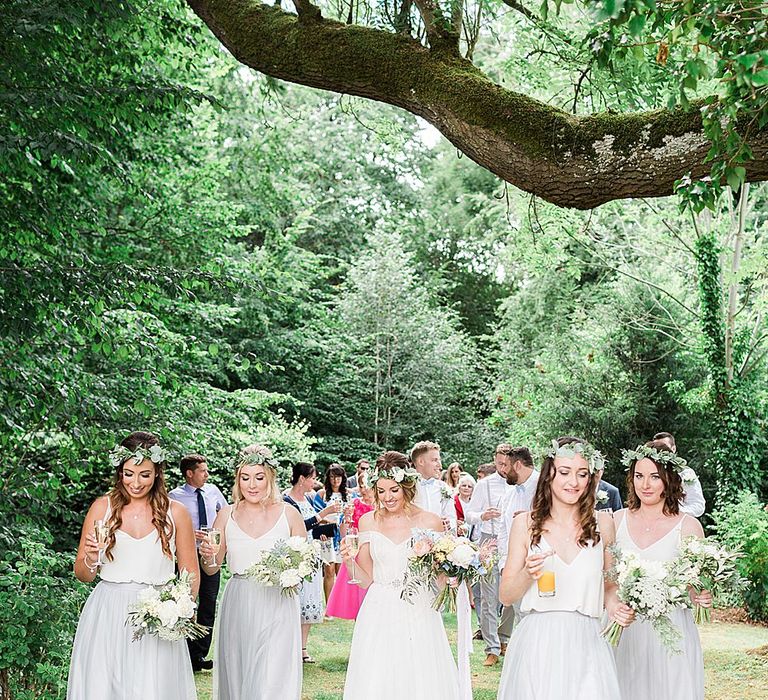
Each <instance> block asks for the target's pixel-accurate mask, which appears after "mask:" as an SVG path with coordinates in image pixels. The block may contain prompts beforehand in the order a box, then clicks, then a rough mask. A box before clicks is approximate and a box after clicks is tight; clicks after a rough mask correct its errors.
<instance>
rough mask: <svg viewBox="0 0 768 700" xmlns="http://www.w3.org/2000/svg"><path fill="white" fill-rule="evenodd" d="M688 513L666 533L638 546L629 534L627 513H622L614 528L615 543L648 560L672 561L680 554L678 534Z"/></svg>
mask: <svg viewBox="0 0 768 700" xmlns="http://www.w3.org/2000/svg"><path fill="white" fill-rule="evenodd" d="M689 517H690V516H689V515H684V516H683V517H682V518H680V520H679V522H678V523H676V524H675V526H674V527H673V528H672V529H671V530H670V531H669V532H668V533H667V534H666V535H663V536H662V537H660V538H659V539H658V540H656V541H655V542H654V543H653V544H651V545H649V546H648V547H643V548H640V547H638V546H637V545H636V544H635V541H634V540H633V539H632V535H630V534H629V525H628V524H627V513H626V512H625V513H623V514H622V518H621V522H620V523H619V527H618V528H617V529H616V544H618V545H619V547H621V548H622V549H626V550H628V551H630V552H635V553H636V554H637V555H638V556H639V557H640V558H641V559H647V560H649V561H673V560H674V559H677V557H678V556H679V554H680V536H681V533H682V529H683V522H684V521H685V519H686V518H689Z"/></svg>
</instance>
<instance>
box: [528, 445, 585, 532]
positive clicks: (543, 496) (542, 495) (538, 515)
mask: <svg viewBox="0 0 768 700" xmlns="http://www.w3.org/2000/svg"><path fill="white" fill-rule="evenodd" d="M569 443H577V444H582V445H583V444H585V443H586V441H585V440H582V439H581V438H577V437H571V436H569V435H566V436H564V437H559V438H557V444H558V447H562V446H563V445H568V444H569ZM554 476H555V458H554V457H549V456H548V457H545V458H544V462H543V463H542V465H541V474H540V476H539V482H538V484H537V485H536V495H535V496H534V497H533V505H532V506H531V546H532V547H535V546H537V545H538V544H539V543H540V542H541V535H542V533H543V532H544V529H545V528H544V524H545V523H546V522H547V520H549V518H550V516H551V514H552V479H554ZM597 482H598V478H597V472H594V473H592V474H590V475H589V481H588V482H587V488H586V489H584V493H582V494H581V496H579V501H578V504H577V505H578V507H579V527H580V530H581V531H580V533H579V539H578V543H579V546H580V547H586V546H587V544H588V543H589V542H590V541H591V542H592V544H593V545H595V544H597V543H598V542H599V541H600V532H599V530H598V529H597V516H596V515H595V489H596V486H597Z"/></svg>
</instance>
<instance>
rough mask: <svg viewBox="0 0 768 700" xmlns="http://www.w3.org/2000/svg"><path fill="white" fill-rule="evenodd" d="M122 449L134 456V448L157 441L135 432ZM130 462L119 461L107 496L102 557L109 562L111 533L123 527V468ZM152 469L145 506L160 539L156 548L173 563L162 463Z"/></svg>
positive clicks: (125, 502) (127, 498)
mask: <svg viewBox="0 0 768 700" xmlns="http://www.w3.org/2000/svg"><path fill="white" fill-rule="evenodd" d="M120 444H121V445H122V446H123V447H125V448H127V449H129V450H130V451H131V452H135V451H136V450H137V449H138V448H140V447H143V448H145V449H149V448H150V447H152V445H159V444H160V439H159V438H158V437H157V435H153V434H152V433H145V432H142V431H136V432H134V433H131V434H130V435H129V436H128V437H127V438H125V440H123V441H122V442H121V443H120ZM128 459H131V458H130V457H128V458H127V459H125V460H123V461H122V462H121V463H120V466H118V467H117V468H116V469H115V483H114V485H113V486H112V490H111V491H110V492H109V493H108V494H107V498H108V499H109V503H110V505H111V507H112V514H111V515H110V517H109V522H108V523H107V525H108V526H109V539H108V540H107V549H106V550H105V552H104V553H105V555H106V557H107V559H108V560H109V561H112V558H113V557H112V548H113V547H114V546H115V533H116V532H117V531H118V530H119V529H120V527H121V526H122V524H123V508H124V507H125V506H126V505H128V503H130V502H131V497H130V496H129V495H128V491H126V489H125V484H123V466H124V464H125V462H126V461H127V460H128ZM152 464H153V466H154V468H155V482H154V483H153V484H152V488H151V489H150V491H149V505H150V507H151V508H152V524H153V525H154V526H155V530H157V536H158V538H159V539H160V545H161V546H162V548H163V554H165V556H167V557H168V558H169V559H173V553H172V552H171V541H170V540H171V535H172V533H173V523H172V522H171V521H170V519H169V518H168V509H169V508H170V505H171V502H170V499H169V498H168V489H167V488H166V486H165V466H166V463H165V462H161V463H160V464H155V463H154V462H153V463H152Z"/></svg>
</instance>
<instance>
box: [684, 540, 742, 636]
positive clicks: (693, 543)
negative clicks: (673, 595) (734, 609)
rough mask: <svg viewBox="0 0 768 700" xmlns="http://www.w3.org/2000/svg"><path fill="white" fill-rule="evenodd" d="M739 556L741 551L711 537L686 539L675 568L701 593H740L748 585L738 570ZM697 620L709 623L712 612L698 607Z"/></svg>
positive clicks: (695, 608)
mask: <svg viewBox="0 0 768 700" xmlns="http://www.w3.org/2000/svg"><path fill="white" fill-rule="evenodd" d="M739 556H740V555H739V553H738V552H731V551H729V550H727V549H726V548H725V547H723V546H722V545H720V544H719V543H718V542H717V541H716V540H713V539H711V538H710V539H707V538H704V539H700V538H698V537H693V536H692V537H686V538H684V539H683V541H682V543H681V545H680V557H679V558H678V560H677V562H676V567H675V568H676V570H677V574H678V576H680V578H681V579H682V580H683V581H685V582H686V583H687V584H688V585H689V586H691V587H692V588H693V589H694V590H695V591H696V592H697V593H700V592H701V591H710V592H711V593H713V594H715V593H717V592H724V591H725V590H726V589H728V590H729V591H732V590H734V589H736V590H738V589H739V588H741V587H743V585H744V580H743V579H742V577H741V575H740V574H739V572H738V571H737V570H736V560H737V559H738V558H739ZM693 618H694V620H695V621H696V624H700V623H702V622H709V620H710V609H709V608H704V607H702V606H701V605H698V604H696V605H695V606H694V611H693Z"/></svg>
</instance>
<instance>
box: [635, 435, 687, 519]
mask: <svg viewBox="0 0 768 700" xmlns="http://www.w3.org/2000/svg"><path fill="white" fill-rule="evenodd" d="M645 446H646V447H652V448H653V449H654V450H658V451H659V452H662V451H663V452H670V449H669V442H668V439H666V440H665V439H664V438H660V439H658V440H649V441H648V442H646V443H645ZM648 459H650V460H651V462H653V463H654V464H655V465H656V469H657V471H658V472H659V478H660V479H661V480H662V482H663V483H664V508H663V509H662V513H664V515H678V513H680V501H682V500H683V499H684V498H685V491H684V490H683V480H682V479H681V478H680V475H679V474H678V473H677V472H676V471H675V470H674V468H673V467H669V466H666V465H664V464H660V463H659V462H656V461H655V460H653V459H651V458H650V457H648ZM636 464H637V462H634V463H633V464H632V466H631V467H630V468H629V469H627V508H629V510H639V509H640V499H639V498H638V495H637V491H635V465H636Z"/></svg>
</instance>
